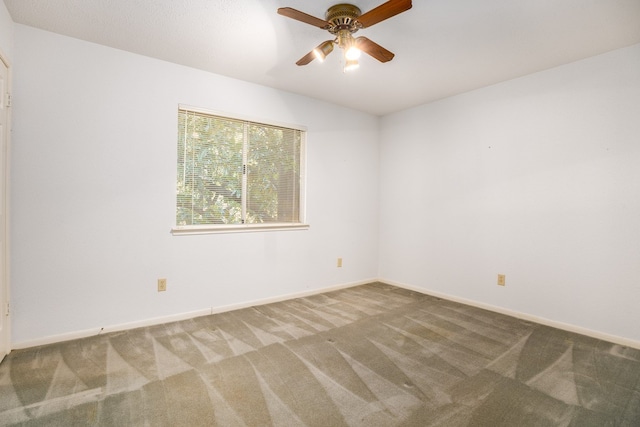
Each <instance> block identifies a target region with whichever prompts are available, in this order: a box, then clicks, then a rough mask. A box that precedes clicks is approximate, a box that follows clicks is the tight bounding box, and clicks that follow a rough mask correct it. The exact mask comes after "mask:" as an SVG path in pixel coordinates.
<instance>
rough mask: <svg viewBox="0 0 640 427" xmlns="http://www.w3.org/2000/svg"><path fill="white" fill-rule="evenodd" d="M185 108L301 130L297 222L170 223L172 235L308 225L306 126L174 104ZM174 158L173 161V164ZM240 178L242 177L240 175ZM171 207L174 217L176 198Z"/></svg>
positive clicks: (276, 228) (251, 230)
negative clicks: (171, 224) (172, 224)
mask: <svg viewBox="0 0 640 427" xmlns="http://www.w3.org/2000/svg"><path fill="white" fill-rule="evenodd" d="M180 110H186V111H189V112H194V113H201V114H208V115H212V116H217V117H221V118H228V119H232V120H241V121H245V122H251V123H256V124H264V125H268V126H277V127H283V128H289V129H294V130H299V131H301V132H302V135H301V141H300V177H299V179H300V207H299V221H300V222H296V223H257V224H255V223H254V224H206V225H174V226H173V227H172V228H171V233H172V234H173V235H174V236H183V235H194V234H214V233H246V232H264V231H288V230H308V229H309V224H307V223H306V182H307V179H306V167H307V165H306V162H307V150H306V145H307V141H306V139H307V138H306V133H307V128H306V127H305V126H301V125H292V124H289V123H282V122H275V121H272V120H264V119H256V118H252V117H247V116H243V115H238V114H230V113H225V112H219V111H214V110H209V109H204V108H200V107H194V106H191V105H184V104H179V105H178V111H180ZM177 160H178V159H177V158H176V162H175V163H176V164H177ZM177 178H178V177H177V175H176V176H175V179H174V183H176V182H177ZM243 179H246V177H244V178H243ZM173 208H174V220H175V209H176V200H175V199H174V201H173Z"/></svg>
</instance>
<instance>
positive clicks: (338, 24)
mask: <svg viewBox="0 0 640 427" xmlns="http://www.w3.org/2000/svg"><path fill="white" fill-rule="evenodd" d="M360 15H362V12H361V11H360V9H359V8H358V7H357V6H354V5H352V4H348V3H340V4H336V5H335V6H331V7H330V8H329V10H327V13H326V15H325V19H326V20H327V22H329V23H330V24H331V28H329V32H330V33H332V34H336V33H338V32H339V31H341V30H348V31H349V32H351V33H355V32H356V31H358V28H359V27H358V24H357V20H358V18H359V17H360Z"/></svg>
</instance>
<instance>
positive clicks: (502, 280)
mask: <svg viewBox="0 0 640 427" xmlns="http://www.w3.org/2000/svg"><path fill="white" fill-rule="evenodd" d="M505 285H506V277H505V275H504V274H498V286H505Z"/></svg>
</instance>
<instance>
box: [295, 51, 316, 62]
mask: <svg viewBox="0 0 640 427" xmlns="http://www.w3.org/2000/svg"><path fill="white" fill-rule="evenodd" d="M314 59H316V54H315V53H313V51H311V52H309V53H307V54H306V55H305V56H303V57H302V58H300V59H298V62H296V65H307V64H308V63H309V62H311V61H313V60H314Z"/></svg>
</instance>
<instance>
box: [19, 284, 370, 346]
mask: <svg viewBox="0 0 640 427" xmlns="http://www.w3.org/2000/svg"><path fill="white" fill-rule="evenodd" d="M377 280H378V279H376V278H372V279H368V280H360V281H357V282H350V283H343V284H339V285H333V286H328V287H325V288H318V289H310V290H306V291H300V292H293V293H290V294H285V295H278V296H275V297H269V298H263V299H259V300H253V301H247V302H242V303H237V304H230V305H225V306H220V307H209V308H203V309H200V310H195V311H189V312H185V313H177V314H171V315H167V316H161V317H154V318H150V319H143V320H137V321H135V322H128V323H121V324H117V325H110V326H104V327H102V328H91V329H84V330H81V331H74V332H67V333H64V334H58V335H50V336H47V337H42V338H37V339H33V340H27V341H22V342H17V343H12V345H11V349H12V350H20V349H24V348H30V347H39V346H42V345H48V344H55V343H59V342H63V341H70V340H75V339H80V338H87V337H92V336H95V335H100V334H106V333H109V332H118V331H125V330H129V329H135V328H143V327H147V326H154V325H161V324H163V323H170V322H177V321H180V320H187V319H193V318H195V317H200V316H207V315H210V314H216V313H225V312H227V311H232V310H239V309H242V308H247V307H255V306H259V305H265V304H271V303H274V302H280V301H286V300H290V299H294V298H303V297H308V296H311V295H317V294H322V293H325V292H331V291H336V290H339V289H346V288H351V287H353V286H359V285H364V284H367V283H372V282H376V281H377Z"/></svg>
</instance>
